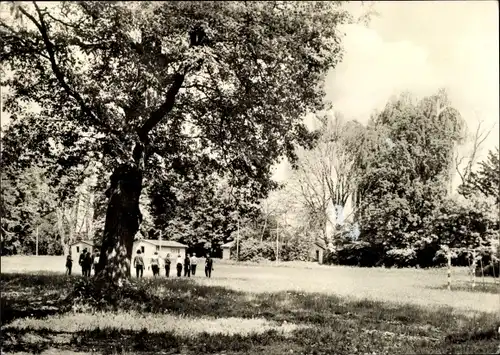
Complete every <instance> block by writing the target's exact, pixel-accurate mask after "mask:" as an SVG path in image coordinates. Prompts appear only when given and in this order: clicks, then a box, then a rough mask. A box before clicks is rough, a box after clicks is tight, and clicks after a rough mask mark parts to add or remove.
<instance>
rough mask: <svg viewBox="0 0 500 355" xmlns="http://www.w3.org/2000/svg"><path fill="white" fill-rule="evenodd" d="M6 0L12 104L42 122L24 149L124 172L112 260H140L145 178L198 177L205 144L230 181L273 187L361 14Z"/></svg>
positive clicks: (319, 105) (313, 5)
mask: <svg viewBox="0 0 500 355" xmlns="http://www.w3.org/2000/svg"><path fill="white" fill-rule="evenodd" d="M1 6H2V7H6V6H9V7H10V9H11V16H10V17H8V16H7V17H3V18H2V20H1V21H0V33H1V35H2V39H3V46H2V48H1V51H0V62H1V64H2V71H3V73H4V74H6V75H3V76H2V77H3V78H4V79H3V80H2V85H5V86H8V87H9V93H8V95H7V99H6V101H5V108H6V110H7V111H8V112H9V113H10V114H11V119H12V121H13V125H18V127H21V126H22V127H23V129H25V130H28V131H30V132H33V134H32V138H33V140H32V141H31V143H30V145H27V146H26V147H20V149H22V150H23V149H24V150H26V149H28V148H30V147H33V148H34V149H32V150H31V152H32V153H31V154H28V153H26V154H25V155H24V156H26V157H31V158H33V157H34V156H41V155H45V154H48V153H49V151H50V149H49V148H50V147H49V146H48V138H49V137H50V139H51V142H52V144H55V145H57V146H59V145H60V146H61V147H63V149H62V151H61V152H60V155H61V159H62V160H61V161H58V164H60V163H64V164H65V165H64V169H68V168H69V167H71V166H77V165H81V164H85V163H86V162H88V161H94V162H96V161H98V162H99V163H100V164H102V165H101V166H102V171H108V172H111V173H112V174H111V177H110V184H109V185H108V190H107V191H108V193H107V196H108V209H107V214H106V223H105V227H104V237H103V247H102V248H103V249H102V252H101V264H102V265H101V264H100V267H104V266H105V264H106V263H107V260H108V255H109V256H110V257H111V256H112V257H113V258H115V256H113V255H119V256H118V257H116V258H117V259H121V260H124V261H126V260H125V259H127V258H128V259H130V255H131V243H132V241H131V240H132V239H133V237H134V235H135V233H136V232H137V230H138V228H139V224H140V221H141V213H140V210H139V197H140V195H141V191H142V187H143V185H144V184H145V185H147V184H148V183H149V182H150V181H153V180H154V178H155V177H156V176H161V173H162V172H163V171H169V170H177V171H180V172H182V173H183V174H191V173H192V171H191V170H192V169H191V170H190V168H189V167H190V166H191V163H192V158H193V155H192V152H193V150H194V151H196V152H197V155H198V158H199V159H201V160H200V161H201V162H202V164H203V165H205V166H206V167H207V169H210V170H211V171H213V172H217V174H219V175H220V176H223V177H225V179H226V180H227V181H228V183H229V185H230V186H241V185H245V186H247V187H248V188H250V190H251V193H252V194H257V195H262V196H264V195H265V194H266V193H267V191H269V190H270V189H271V188H273V186H274V185H273V184H272V181H271V171H270V170H271V169H270V168H271V166H272V165H273V164H274V163H275V162H277V160H278V159H279V158H280V157H282V156H283V155H286V156H288V158H289V159H290V160H291V161H292V162H293V161H295V159H296V156H295V151H294V148H295V146H296V145H302V146H306V147H307V146H311V144H312V142H313V140H314V137H315V136H314V134H311V132H309V131H308V130H307V129H306V127H305V125H304V123H303V117H304V115H305V114H306V113H308V112H315V111H318V110H321V109H323V108H324V106H325V102H324V99H323V96H324V92H323V88H322V84H323V80H324V78H325V75H326V73H327V71H328V70H329V69H331V68H333V67H335V65H336V64H337V63H338V62H339V61H340V60H341V58H342V47H341V37H342V34H341V33H340V31H339V28H338V26H339V25H340V24H342V23H345V22H346V21H348V20H349V14H348V12H347V11H345V10H344V9H343V7H342V4H341V3H340V2H278V1H271V2H196V1H194V2H177V1H176V2H173V1H171V2H158V3H156V2H132V3H128V2H111V3H110V2H105V3H103V2H90V1H89V2H85V1H83V2H59V3H41V2H40V3H37V2H33V3H32V4H27V3H21V2H20V3H14V4H5V3H3V4H2V5H1ZM33 108H36V110H33ZM35 148H36V149H35ZM35 151H36V152H37V154H36V155H35V154H33V152H35ZM19 153H20V154H21V155H23V154H24V153H23V152H19ZM198 158H197V159H198ZM13 160H18V158H17V157H16V156H13ZM2 163H7V162H5V161H3V162H2ZM143 178H144V180H143ZM120 191H121V193H120ZM125 264H126V263H125ZM125 264H124V265H125Z"/></svg>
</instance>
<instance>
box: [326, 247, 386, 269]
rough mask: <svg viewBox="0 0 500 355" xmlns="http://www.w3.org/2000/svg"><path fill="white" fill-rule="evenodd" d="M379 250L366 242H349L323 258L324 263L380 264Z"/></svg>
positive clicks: (365, 265)
mask: <svg viewBox="0 0 500 355" xmlns="http://www.w3.org/2000/svg"><path fill="white" fill-rule="evenodd" d="M381 260H382V258H381V252H380V250H378V249H377V248H374V247H373V246H371V245H370V243H368V242H362V241H360V242H357V241H356V242H350V243H346V244H343V245H341V246H339V247H338V248H337V249H336V250H335V251H332V252H329V253H327V254H326V255H325V257H324V258H323V262H324V263H325V264H339V265H348V266H363V267H372V266H379V265H380V264H381Z"/></svg>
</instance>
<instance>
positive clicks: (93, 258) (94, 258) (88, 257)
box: [66, 248, 100, 277]
mask: <svg viewBox="0 0 500 355" xmlns="http://www.w3.org/2000/svg"><path fill="white" fill-rule="evenodd" d="M99 256H100V255H99V252H98V251H97V250H94V252H93V253H91V252H90V251H88V250H87V248H85V249H83V251H82V253H81V254H80V258H79V259H78V264H79V265H80V266H81V268H82V275H83V276H85V277H89V276H90V273H91V272H92V269H94V270H95V268H96V266H97V264H98V263H99ZM72 268H73V258H72V256H71V251H70V252H69V253H68V256H67V257H66V274H67V275H71V269H72ZM94 273H95V271H94Z"/></svg>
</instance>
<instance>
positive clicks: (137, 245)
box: [132, 239, 187, 264]
mask: <svg viewBox="0 0 500 355" xmlns="http://www.w3.org/2000/svg"><path fill="white" fill-rule="evenodd" d="M137 250H140V251H141V254H143V258H144V261H145V262H146V264H148V258H151V257H152V256H153V254H154V252H155V251H157V252H158V254H159V255H160V256H161V257H162V258H164V257H165V256H166V255H167V254H170V258H171V259H172V260H174V259H176V258H177V256H178V255H179V254H180V255H181V257H182V258H184V257H185V256H186V250H187V245H184V244H181V243H179V242H175V241H173V240H162V241H160V240H155V239H139V240H136V241H134V247H133V249H132V260H133V259H134V257H135V255H136V254H137Z"/></svg>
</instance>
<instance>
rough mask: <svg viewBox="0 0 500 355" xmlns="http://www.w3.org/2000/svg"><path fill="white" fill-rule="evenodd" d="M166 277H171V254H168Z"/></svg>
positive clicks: (166, 258)
mask: <svg viewBox="0 0 500 355" xmlns="http://www.w3.org/2000/svg"><path fill="white" fill-rule="evenodd" d="M164 262H165V276H166V277H169V276H170V264H171V263H172V262H171V261H170V254H167V256H166V257H165V260H164Z"/></svg>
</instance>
